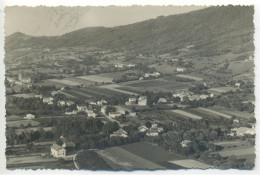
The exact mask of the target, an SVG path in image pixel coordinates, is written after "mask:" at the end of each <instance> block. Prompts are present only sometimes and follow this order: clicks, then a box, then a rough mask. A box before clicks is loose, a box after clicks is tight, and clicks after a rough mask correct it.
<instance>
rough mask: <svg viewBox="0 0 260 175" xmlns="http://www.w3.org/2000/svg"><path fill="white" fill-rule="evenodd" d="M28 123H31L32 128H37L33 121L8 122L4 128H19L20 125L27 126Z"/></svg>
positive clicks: (36, 123)
mask: <svg viewBox="0 0 260 175" xmlns="http://www.w3.org/2000/svg"><path fill="white" fill-rule="evenodd" d="M29 123H31V125H32V126H38V125H39V122H37V121H34V120H17V121H9V122H6V126H9V127H20V126H21V125H24V126H26V125H28V124H29Z"/></svg>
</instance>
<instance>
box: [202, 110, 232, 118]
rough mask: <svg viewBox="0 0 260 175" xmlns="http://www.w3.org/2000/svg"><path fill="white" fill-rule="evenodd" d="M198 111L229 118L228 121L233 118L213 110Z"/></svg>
mask: <svg viewBox="0 0 260 175" xmlns="http://www.w3.org/2000/svg"><path fill="white" fill-rule="evenodd" d="M198 109H200V110H203V111H206V112H209V113H212V114H216V115H219V116H221V117H224V118H227V119H231V118H232V116H231V115H227V114H224V113H221V112H217V111H214V110H211V109H208V108H198Z"/></svg>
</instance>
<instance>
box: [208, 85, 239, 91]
mask: <svg viewBox="0 0 260 175" xmlns="http://www.w3.org/2000/svg"><path fill="white" fill-rule="evenodd" d="M236 90H237V88H235V87H226V86H225V87H216V88H210V89H208V92H209V93H210V92H217V93H225V92H228V91H236Z"/></svg>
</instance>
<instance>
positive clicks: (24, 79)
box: [6, 74, 32, 86]
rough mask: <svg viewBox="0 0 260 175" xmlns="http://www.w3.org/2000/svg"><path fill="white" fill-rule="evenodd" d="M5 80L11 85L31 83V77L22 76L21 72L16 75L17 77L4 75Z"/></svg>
mask: <svg viewBox="0 0 260 175" xmlns="http://www.w3.org/2000/svg"><path fill="white" fill-rule="evenodd" d="M6 80H7V81H8V82H9V83H11V85H25V84H27V85H28V86H30V85H31V83H32V79H31V78H30V77H26V76H23V75H22V74H19V75H18V79H16V78H14V77H8V76H7V77H6Z"/></svg>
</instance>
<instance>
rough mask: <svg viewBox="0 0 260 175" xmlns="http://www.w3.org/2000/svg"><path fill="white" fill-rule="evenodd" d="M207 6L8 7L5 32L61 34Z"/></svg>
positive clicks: (132, 21) (138, 20) (39, 34)
mask: <svg viewBox="0 0 260 175" xmlns="http://www.w3.org/2000/svg"><path fill="white" fill-rule="evenodd" d="M201 8H205V7H204V6H128V7H127V6H125V7H119V6H117V7H116V6H108V7H64V6H59V7H44V6H38V7H26V6H10V7H6V8H5V35H6V36H8V35H10V34H12V33H15V32H22V33H25V34H28V35H34V36H42V35H45V36H54V35H62V34H65V33H68V32H71V31H74V30H77V29H81V28H85V27H96V26H104V27H114V26H120V25H127V24H132V23H136V22H140V21H144V20H147V19H152V18H156V17H157V16H162V15H163V16H168V15H173V14H180V13H187V12H190V11H193V10H198V9H201Z"/></svg>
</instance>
